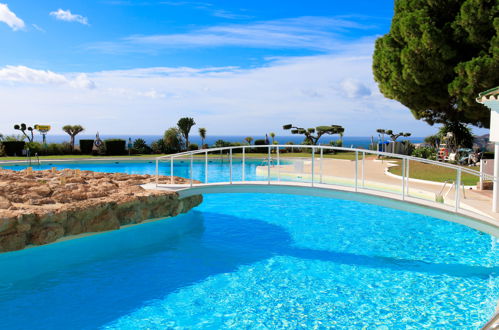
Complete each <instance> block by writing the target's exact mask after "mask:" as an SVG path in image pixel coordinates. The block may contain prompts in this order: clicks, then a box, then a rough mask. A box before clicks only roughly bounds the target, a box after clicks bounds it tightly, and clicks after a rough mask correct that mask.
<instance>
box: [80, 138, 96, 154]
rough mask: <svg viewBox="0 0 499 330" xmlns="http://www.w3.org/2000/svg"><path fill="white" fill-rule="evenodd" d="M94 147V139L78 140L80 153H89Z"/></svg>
mask: <svg viewBox="0 0 499 330" xmlns="http://www.w3.org/2000/svg"><path fill="white" fill-rule="evenodd" d="M93 148H94V140H80V151H81V153H82V154H85V155H90V154H91V153H92V149H93Z"/></svg>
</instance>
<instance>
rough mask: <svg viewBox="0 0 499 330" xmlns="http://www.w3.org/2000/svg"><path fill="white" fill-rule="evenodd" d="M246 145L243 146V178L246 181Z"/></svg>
mask: <svg viewBox="0 0 499 330" xmlns="http://www.w3.org/2000/svg"><path fill="white" fill-rule="evenodd" d="M245 160H246V147H243V177H242V180H243V181H246V166H245V165H246V162H245Z"/></svg>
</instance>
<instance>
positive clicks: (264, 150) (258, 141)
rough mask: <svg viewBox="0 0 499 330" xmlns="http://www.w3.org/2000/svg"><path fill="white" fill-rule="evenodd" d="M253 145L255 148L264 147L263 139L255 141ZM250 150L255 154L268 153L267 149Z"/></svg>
mask: <svg viewBox="0 0 499 330" xmlns="http://www.w3.org/2000/svg"><path fill="white" fill-rule="evenodd" d="M254 144H255V145H256V146H264V145H266V143H265V140H264V139H258V140H255V143H254ZM252 150H253V152H257V153H266V152H268V148H253V149H252Z"/></svg>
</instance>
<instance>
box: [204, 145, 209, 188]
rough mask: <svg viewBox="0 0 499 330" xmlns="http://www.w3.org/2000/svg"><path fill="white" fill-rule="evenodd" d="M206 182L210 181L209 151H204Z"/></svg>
mask: <svg viewBox="0 0 499 330" xmlns="http://www.w3.org/2000/svg"><path fill="white" fill-rule="evenodd" d="M204 183H208V151H205V153H204Z"/></svg>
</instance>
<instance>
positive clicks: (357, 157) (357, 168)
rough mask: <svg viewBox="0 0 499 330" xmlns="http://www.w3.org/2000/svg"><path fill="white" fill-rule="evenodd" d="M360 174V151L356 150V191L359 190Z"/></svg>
mask: <svg viewBox="0 0 499 330" xmlns="http://www.w3.org/2000/svg"><path fill="white" fill-rule="evenodd" d="M358 176H359V152H358V151H357V150H355V184H354V185H355V192H357V190H358Z"/></svg>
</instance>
